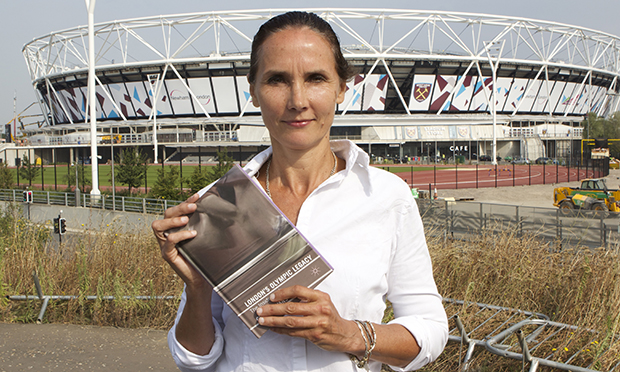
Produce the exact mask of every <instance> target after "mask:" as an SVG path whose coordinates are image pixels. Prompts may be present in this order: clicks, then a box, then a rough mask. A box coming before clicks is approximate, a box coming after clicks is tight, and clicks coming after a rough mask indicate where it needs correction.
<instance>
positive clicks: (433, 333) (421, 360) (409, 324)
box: [389, 316, 448, 372]
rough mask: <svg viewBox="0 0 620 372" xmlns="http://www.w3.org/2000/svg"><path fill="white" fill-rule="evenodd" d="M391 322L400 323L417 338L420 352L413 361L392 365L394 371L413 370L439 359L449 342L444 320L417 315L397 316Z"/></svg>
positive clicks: (446, 325)
mask: <svg viewBox="0 0 620 372" xmlns="http://www.w3.org/2000/svg"><path fill="white" fill-rule="evenodd" d="M389 324H400V325H402V326H403V327H405V328H406V329H407V330H408V331H409V332H410V333H411V334H412V335H413V337H414V338H415V339H416V341H417V343H418V346H419V347H420V353H418V356H416V357H415V358H414V359H413V360H412V361H411V363H409V364H408V365H407V366H405V367H403V368H401V367H397V366H390V367H391V368H392V369H393V370H394V371H396V372H401V371H413V370H416V369H420V368H422V367H423V366H425V365H427V364H428V363H430V362H432V361H434V360H435V359H437V357H438V356H439V354H441V352H442V351H443V349H444V347H445V346H446V343H447V342H448V324H447V322H443V321H436V320H430V319H423V318H420V317H417V316H407V317H402V318H396V319H394V320H392V321H391V322H389Z"/></svg>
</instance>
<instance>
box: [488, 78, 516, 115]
mask: <svg viewBox="0 0 620 372" xmlns="http://www.w3.org/2000/svg"><path fill="white" fill-rule="evenodd" d="M512 81H513V79H512V78H510V77H499V78H497V81H496V83H495V85H494V86H493V89H494V92H495V109H496V110H497V112H501V111H504V106H505V105H506V101H507V100H508V94H509V93H510V87H511V86H512ZM489 111H490V110H489Z"/></svg>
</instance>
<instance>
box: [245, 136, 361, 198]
mask: <svg viewBox="0 0 620 372" xmlns="http://www.w3.org/2000/svg"><path fill="white" fill-rule="evenodd" d="M330 147H331V149H332V150H333V151H334V153H335V154H336V155H338V157H339V158H341V159H344V160H345V161H346V167H345V169H344V171H343V172H344V175H343V177H342V178H338V179H339V180H340V181H341V180H342V179H344V178H345V177H346V176H347V175H348V174H349V173H350V172H352V171H354V170H358V171H359V170H361V173H362V176H363V177H364V178H365V179H364V180H363V181H364V183H365V184H366V185H367V186H369V187H370V186H371V183H370V158H369V157H368V154H366V152H364V150H362V149H361V148H359V147H358V146H357V145H356V144H354V143H353V142H351V141H349V140H334V141H330ZM272 152H273V149H272V147H271V146H270V147H269V148H267V149H266V150H264V151H261V152H260V153H258V155H256V156H255V157H254V158H253V159H252V160H250V162H249V163H247V164H246V166H245V167H244V168H243V169H244V170H245V172H246V173H247V174H248V175H249V176H250V177H252V176H255V175H256V173H257V172H258V171H259V170H260V168H261V167H262V166H263V164H265V162H266V161H267V159H269V157H270V156H271V154H272ZM356 168H357V169H356ZM333 178H335V177H333ZM334 181H336V179H334Z"/></svg>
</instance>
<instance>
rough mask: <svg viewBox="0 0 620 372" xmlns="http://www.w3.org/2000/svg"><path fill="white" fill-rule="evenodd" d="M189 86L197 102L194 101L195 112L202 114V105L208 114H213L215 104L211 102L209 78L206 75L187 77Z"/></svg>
mask: <svg viewBox="0 0 620 372" xmlns="http://www.w3.org/2000/svg"><path fill="white" fill-rule="evenodd" d="M189 88H190V89H191V90H192V92H194V94H195V95H196V98H197V99H198V102H195V101H194V109H195V111H196V114H203V113H204V111H203V109H202V108H203V107H204V109H205V110H206V111H207V112H208V113H209V114H215V104H214V103H213V93H212V91H211V81H210V79H209V78H208V77H207V78H194V79H189Z"/></svg>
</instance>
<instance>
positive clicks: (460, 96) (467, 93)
mask: <svg viewBox="0 0 620 372" xmlns="http://www.w3.org/2000/svg"><path fill="white" fill-rule="evenodd" d="M461 79H464V80H463V82H462V84H461V86H460V87H459V90H458V91H455V92H454V93H453V94H452V104H451V105H450V111H451V112H457V111H467V110H469V104H470V103H471V96H472V95H473V94H474V86H475V84H476V81H477V80H478V77H476V76H471V75H467V76H465V77H463V76H460V77H459V78H458V80H457V85H458V82H459V81H460V80H461Z"/></svg>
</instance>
